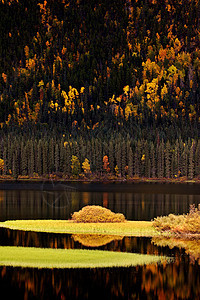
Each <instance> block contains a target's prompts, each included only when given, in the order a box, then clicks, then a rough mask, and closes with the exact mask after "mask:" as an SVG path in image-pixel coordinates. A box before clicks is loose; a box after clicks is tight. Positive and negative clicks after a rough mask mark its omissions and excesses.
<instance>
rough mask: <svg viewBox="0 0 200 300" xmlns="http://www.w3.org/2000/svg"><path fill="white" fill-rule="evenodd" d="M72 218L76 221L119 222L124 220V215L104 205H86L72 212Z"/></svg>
mask: <svg viewBox="0 0 200 300" xmlns="http://www.w3.org/2000/svg"><path fill="white" fill-rule="evenodd" d="M72 220H73V221H74V222H77V223H115V222H118V223H119V222H124V221H125V217H124V215H123V214H116V213H114V212H112V211H111V210H109V209H107V208H105V207H101V206H96V205H91V206H90V205H88V206H85V207H83V208H82V209H81V210H80V211H79V212H74V213H73V215H72Z"/></svg>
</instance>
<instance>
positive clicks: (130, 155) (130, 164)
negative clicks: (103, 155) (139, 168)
mask: <svg viewBox="0 0 200 300" xmlns="http://www.w3.org/2000/svg"><path fill="white" fill-rule="evenodd" d="M128 176H129V177H133V150H132V148H131V147H130V149H129V151H128Z"/></svg>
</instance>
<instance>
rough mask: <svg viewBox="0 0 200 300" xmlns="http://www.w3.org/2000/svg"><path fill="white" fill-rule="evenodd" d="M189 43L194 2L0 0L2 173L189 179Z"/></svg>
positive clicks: (193, 126)
mask: <svg viewBox="0 0 200 300" xmlns="http://www.w3.org/2000/svg"><path fill="white" fill-rule="evenodd" d="M199 45H200V1H199V0H177V1H172V0H159V1H158V0H143V1H141V0H134V1H131V0H113V1H107V0H98V1H96V0H77V1H75V0H48V1H44V2H42V1H39V0H29V1H25V0H10V1H9V0H0V125H1V157H2V159H3V157H4V163H5V166H6V167H5V166H4V173H5V174H9V172H10V173H12V174H13V172H14V173H16V174H18V175H19V174H21V175H27V174H33V173H34V172H36V173H40V174H48V173H52V172H64V173H65V174H68V175H69V176H70V175H71V174H72V173H73V172H72V171H73V169H72V168H71V163H72V162H71V159H72V155H75V156H76V157H78V159H79V161H80V164H82V163H83V162H84V160H85V158H88V159H89V162H90V164H91V168H92V170H93V172H101V171H103V172H105V173H109V172H111V173H112V174H115V175H117V176H120V175H122V176H125V175H128V176H129V177H132V176H133V175H135V176H136V175H138V176H146V177H174V176H189V177H190V178H193V176H198V175H199V174H200V172H199V171H198V168H199V167H198V165H197V161H199V159H200V151H199V143H198V139H199V132H200V100H199V95H200V48H199ZM111 137H112V138H111ZM51 138H53V139H54V140H52V145H53V146H52V149H54V150H52V151H53V153H54V154H55V153H57V158H55V155H56V154H55V155H53V158H52V159H53V162H51V164H53V165H52V166H51V167H50V165H49V164H48V163H47V167H45V166H43V167H42V169H41V168H40V167H39V170H38V167H36V166H37V163H36V161H37V159H38V156H37V158H36V156H33V164H32V168H31V169H30V167H28V165H26V164H25V167H22V160H23V157H24V156H23V153H24V152H23V151H25V150H24V149H25V148H26V147H27V150H26V151H27V153H30V151H32V152H33V153H36V152H37V151H39V150H38V149H39V148H38V147H39V145H40V143H41V151H42V152H41V153H43V154H41V158H40V159H39V161H40V160H41V161H43V163H44V157H46V156H48V153H49V151H48V149H46V150H45V149H43V148H44V147H45V146H44V145H45V143H46V144H47V145H48V147H50V146H49V141H50V139H51ZM14 139H15V141H14ZM19 141H20V142H19ZM39 141H40V142H39ZM81 141H84V143H85V144H84V143H83V142H81ZM20 143H21V144H20ZM64 143H65V145H64ZM81 143H82V144H81ZM110 143H111V144H110ZM123 143H124V144H125V145H126V146H124V149H125V150H123ZM15 144H16V146H14V145H15ZM75 144H76V145H77V146H73V145H75ZM89 144H90V146H87V145H89ZM30 145H32V146H30ZM67 145H68V146H69V149H68V150H66V149H67V147H68V146H67ZM70 145H71V146H70ZM138 145H139V146H138ZM29 147H30V148H29ZM31 147H32V148H31ZM70 147H71V148H70ZM76 147H77V149H76ZM90 147H91V150H87V149H90ZM95 147H96V148H95ZM11 148H12V149H13V150H11ZM5 149H7V150H5ZM31 149H32V150H31ZM56 149H57V150H56ZM70 149H71V150H70ZM95 149H96V150H95ZM97 149H100V150H99V151H98V150H97ZM119 149H120V150H119ZM145 149H146V150H145ZM159 149H160V150H159ZM166 149H168V150H166ZM34 151H35V152H34ZM45 151H46V156H45V154H44V153H45ZM56 151H57V152H56ZM62 151H68V152H69V153H68V154H66V155H67V156H66V158H65V159H64V158H63V157H64V156H62V155H64V154H62V155H61V152H62ZM120 151H121V152H120ZM145 151H146V152H145ZM117 153H118V154H117ZM167 153H168V154H167ZM24 155H25V154H24ZM35 155H36V154H35ZM37 155H39V154H37ZM42 155H43V156H42ZM184 155H185V156H184ZM195 155H196V156H195ZM97 156H99V157H97ZM105 156H108V161H109V164H110V167H108V169H110V170H108V169H106V167H105V168H104V164H106V162H105V161H104V162H103V159H104V157H105ZM42 157H43V158H42ZM130 157H131V158H130ZM173 157H174V158H173ZM8 158H9V159H8ZM46 159H47V158H46ZM56 159H57V163H55V161H56ZM181 159H182V160H183V161H184V162H185V163H186V167H185V169H184V170H185V171H184V170H182V169H181V168H184V166H183V164H182V163H181V161H182V160H181ZM98 160H99V162H97V161H98ZM123 160H124V162H122V161H123ZM16 161H18V163H16ZM58 161H59V162H58ZM44 164H45V163H44ZM109 164H108V165H109ZM152 164H153V166H152ZM64 165H67V166H66V167H64ZM108 165H107V166H108ZM138 165H139V167H137V166H138ZM14 166H15V167H14ZM116 166H117V167H118V170H115V168H116ZM145 166H146V167H145ZM189 166H190V167H189ZM23 168H24V169H23ZM64 168H68V169H66V170H65V169H64ZM138 168H139V169H138ZM195 168H196V169H195ZM23 170H24V171H23ZM145 170H146V171H145ZM80 171H81V170H80ZM189 174H190V175H189Z"/></svg>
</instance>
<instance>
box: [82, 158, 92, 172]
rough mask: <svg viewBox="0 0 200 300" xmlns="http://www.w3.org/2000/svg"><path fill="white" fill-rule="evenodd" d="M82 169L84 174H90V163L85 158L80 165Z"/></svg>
mask: <svg viewBox="0 0 200 300" xmlns="http://www.w3.org/2000/svg"><path fill="white" fill-rule="evenodd" d="M82 168H83V170H84V173H85V174H89V173H90V172H91V170H90V162H89V160H88V159H87V158H86V159H85V161H84V162H83V163H82Z"/></svg>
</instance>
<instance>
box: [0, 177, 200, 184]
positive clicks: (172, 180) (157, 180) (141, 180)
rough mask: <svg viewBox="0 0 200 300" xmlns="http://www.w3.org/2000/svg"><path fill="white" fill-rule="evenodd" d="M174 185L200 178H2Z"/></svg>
mask: <svg viewBox="0 0 200 300" xmlns="http://www.w3.org/2000/svg"><path fill="white" fill-rule="evenodd" d="M44 182H45V183H52V182H55V183H60V182H63V183H73V182H75V183H102V184H103V183H160V184H164V183H173V184H177V183H178V184H182V183H183V184H200V178H193V179H186V178H181V177H180V178H145V177H141V178H129V179H126V178H120V179H119V178H112V179H110V178H106V177H101V178H68V179H66V178H59V177H55V178H47V177H42V176H41V177H37V178H17V179H14V178H5V177H3V176H0V184H1V183H44Z"/></svg>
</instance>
